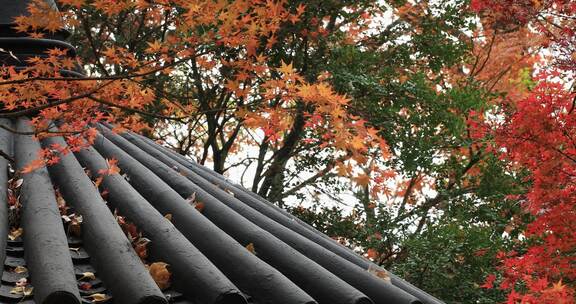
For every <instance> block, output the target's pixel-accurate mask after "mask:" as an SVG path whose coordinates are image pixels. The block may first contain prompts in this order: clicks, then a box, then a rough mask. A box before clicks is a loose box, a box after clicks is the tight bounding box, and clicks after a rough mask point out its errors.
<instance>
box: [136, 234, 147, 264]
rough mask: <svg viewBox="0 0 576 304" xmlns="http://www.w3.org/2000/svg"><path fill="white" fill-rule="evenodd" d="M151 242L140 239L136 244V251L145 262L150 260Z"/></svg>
mask: <svg viewBox="0 0 576 304" xmlns="http://www.w3.org/2000/svg"><path fill="white" fill-rule="evenodd" d="M149 243H150V240H149V239H147V238H140V239H138V240H137V241H136V242H135V244H134V251H136V254H138V256H139V257H140V259H142V260H145V259H146V258H148V244H149Z"/></svg>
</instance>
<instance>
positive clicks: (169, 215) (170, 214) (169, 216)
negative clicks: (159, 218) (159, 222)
mask: <svg viewBox="0 0 576 304" xmlns="http://www.w3.org/2000/svg"><path fill="white" fill-rule="evenodd" d="M164 218H165V219H167V220H169V221H170V222H172V213H168V214H166V215H165V216H164Z"/></svg>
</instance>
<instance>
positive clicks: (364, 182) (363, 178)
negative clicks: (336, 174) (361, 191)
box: [354, 173, 370, 186]
mask: <svg viewBox="0 0 576 304" xmlns="http://www.w3.org/2000/svg"><path fill="white" fill-rule="evenodd" d="M354 181H355V182H356V184H358V185H359V186H368V184H369V183H370V176H368V174H365V173H360V174H358V175H357V176H356V177H354Z"/></svg>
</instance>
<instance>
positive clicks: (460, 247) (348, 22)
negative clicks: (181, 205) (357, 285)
mask: <svg viewBox="0 0 576 304" xmlns="http://www.w3.org/2000/svg"><path fill="white" fill-rule="evenodd" d="M58 4H59V6H60V8H61V12H60V13H58V12H55V11H53V10H50V9H48V8H47V6H46V5H47V4H46V3H45V2H43V1H35V2H34V4H33V5H31V6H30V15H28V16H22V17H19V18H17V20H16V22H17V27H16V28H17V29H18V30H19V31H20V32H21V33H22V35H30V36H32V37H37V38H38V37H53V36H54V35H57V34H58V33H59V31H60V30H61V29H62V28H63V27H65V28H67V29H68V30H70V32H71V34H72V35H71V37H70V41H71V43H72V44H73V45H75V46H77V55H78V56H77V57H72V56H70V51H69V50H67V49H51V50H49V51H48V52H47V53H46V54H45V55H44V56H37V57H31V58H26V59H23V60H24V61H25V62H26V64H27V66H26V67H22V68H18V69H17V68H15V67H14V66H9V65H6V66H2V67H0V73H1V74H2V79H3V80H2V81H0V86H1V87H2V90H0V98H1V99H2V100H3V101H4V102H3V108H2V110H1V111H0V118H15V117H19V116H27V115H32V114H33V115H34V119H33V120H32V123H33V124H34V125H35V128H36V130H37V131H36V135H37V136H38V137H43V136H52V135H65V136H66V139H67V142H68V144H69V147H70V149H72V150H73V151H75V150H77V149H81V148H82V147H84V146H86V145H87V144H90V143H91V141H92V140H93V139H94V137H95V135H96V130H95V129H94V128H93V126H94V124H95V123H98V122H109V123H113V124H114V125H115V126H117V128H116V131H118V130H122V129H123V128H127V129H131V130H135V131H138V132H144V133H146V134H148V135H149V136H151V137H153V138H155V139H159V140H161V141H163V142H164V143H165V144H167V145H169V146H172V147H173V148H174V149H175V150H176V151H178V152H179V153H181V154H184V155H187V156H191V157H193V158H195V159H196V160H197V161H198V162H199V163H201V164H212V165H213V168H214V170H215V171H217V172H219V173H225V172H227V171H230V170H231V169H234V168H236V167H240V168H243V169H244V171H243V172H244V173H246V172H249V174H250V176H252V178H251V180H250V181H249V185H250V186H251V188H252V190H253V191H254V192H257V193H259V194H260V195H261V196H263V197H266V198H268V199H269V200H271V201H275V202H277V203H278V204H279V205H281V206H284V203H285V202H284V201H285V199H286V198H287V197H290V196H295V197H296V198H297V199H300V200H304V199H311V200H312V201H315V202H317V203H319V204H318V205H317V206H314V207H312V208H309V209H307V208H304V207H301V206H296V207H294V206H291V207H290V209H291V211H292V212H293V213H295V214H297V215H299V216H301V217H302V218H304V219H306V220H308V221H309V222H311V223H313V224H314V225H315V226H316V227H318V228H319V229H321V230H323V231H325V232H327V233H328V234H329V235H331V236H334V237H337V238H338V239H339V240H340V241H342V242H343V243H344V244H346V245H350V246H351V247H353V248H356V249H360V250H361V252H362V253H363V254H365V256H367V257H368V258H370V259H372V260H373V261H374V262H376V263H378V264H380V265H384V266H386V267H391V268H393V269H395V270H397V271H400V272H402V273H403V274H404V276H405V277H407V278H414V279H413V280H414V282H415V283H416V284H418V285H419V286H426V288H427V289H428V290H433V291H434V292H435V293H437V294H439V295H442V297H443V298H446V299H450V300H453V301H463V300H465V299H468V298H470V297H478V298H481V299H482V301H485V302H487V303H491V302H494V301H496V299H497V300H500V299H502V294H501V293H499V292H498V291H494V290H485V289H482V288H478V286H475V285H474V284H476V283H478V284H482V283H481V282H479V281H478V280H479V278H484V277H485V276H486V274H487V272H489V271H488V270H487V269H492V268H493V267H494V265H492V264H491V263H492V260H493V257H494V256H495V255H496V254H497V252H498V251H499V250H502V251H503V252H504V251H508V249H509V248H510V247H511V246H515V247H516V248H515V249H516V251H512V252H511V253H510V251H508V252H509V254H508V255H506V254H500V256H502V257H504V260H503V264H502V267H501V269H502V273H501V274H499V277H496V276H488V279H489V280H488V281H487V282H485V284H484V285H483V287H490V286H494V285H496V283H498V284H499V286H500V287H502V288H503V289H507V290H512V291H511V293H510V294H509V295H508V298H509V300H510V301H511V303H514V301H522V300H524V301H533V302H534V301H543V302H545V301H549V302H551V301H554V300H555V299H557V298H559V297H561V298H563V299H566V301H567V302H569V301H570V299H571V298H573V292H574V291H573V289H574V285H573V282H574V275H575V274H574V273H573V263H574V261H573V260H571V257H570V256H571V252H572V251H573V249H574V233H573V231H574V229H571V230H570V226H569V225H570V224H571V223H572V222H573V221H572V222H570V221H567V222H564V221H565V220H568V219H569V218H570V216H572V215H573V214H574V204H573V203H571V201H570V200H571V195H572V192H570V189H571V184H570V183H571V176H572V175H571V174H572V172H571V169H570V168H572V167H573V166H572V162H573V161H572V159H571V158H572V152H573V151H572V150H571V149H573V147H570V146H569V144H567V143H570V142H571V138H570V136H571V135H572V134H571V133H572V131H571V128H572V124H573V121H572V118H571V116H572V115H570V114H572V110H573V108H574V103H573V93H571V92H570V91H569V90H566V89H565V88H563V87H562V86H560V85H558V84H554V83H553V82H550V81H544V79H540V78H536V79H534V78H533V77H532V74H533V71H534V68H535V67H540V68H541V66H542V65H543V63H551V64H552V65H553V67H554V69H555V70H554V73H557V74H553V77H557V78H558V77H559V76H560V75H561V76H565V75H567V74H565V72H570V71H573V70H574V68H575V67H576V63H575V60H576V57H575V56H574V55H573V54H575V53H574V43H573V42H574V38H575V37H574V31H573V30H571V29H572V28H573V20H574V18H572V17H571V16H572V15H573V13H574V9H575V5H574V4H573V3H572V2H571V1H564V0H562V1H561V0H555V1H494V0H473V1H471V3H469V2H468V1H451V2H441V3H433V2H428V1H422V2H418V3H413V2H405V1H389V2H384V1H368V0H364V1H333V2H326V1H288V0H269V1H259V0H236V1H184V0H155V1H145V0H120V1H107V0H96V1H85V0H60V1H58ZM475 13H477V14H478V17H479V18H478V19H475V18H474V14H475ZM543 49H547V50H551V52H552V54H553V56H549V57H550V58H549V57H545V56H544V57H543V56H541V54H542V50H543ZM2 52H6V50H3V51H2ZM2 55H3V57H5V58H11V56H12V55H11V54H10V53H9V52H6V53H3V54H2ZM17 60H18V59H17ZM538 82H541V83H540V84H538ZM498 115H503V116H502V117H505V118H504V120H505V123H503V124H496V126H495V125H494V124H488V125H486V124H485V123H486V122H487V121H490V122H492V123H493V120H494V119H492V120H491V117H495V116H496V117H497V116H498ZM496 120H497V119H496ZM54 122H57V124H58V130H57V131H55V130H54V129H53V127H54ZM0 127H4V128H8V127H7V126H0ZM11 131H15V130H11ZM552 135H553V136H552ZM494 142H495V143H496V146H494V145H493V143H494ZM499 148H505V150H503V151H505V153H499V152H498V151H499V150H498V149H499ZM62 149H64V148H63V147H58V146H53V147H50V149H44V150H43V151H42V153H41V155H40V158H39V159H38V160H37V161H36V162H35V163H32V164H31V165H30V166H29V167H28V168H27V169H26V170H25V171H29V170H33V169H34V168H36V167H39V166H42V165H44V164H53V163H55V162H57V161H58V159H57V157H56V155H58V154H59V152H60V151H61V150H62ZM108 162H109V170H107V171H105V172H104V171H103V172H100V173H101V174H115V173H117V172H118V171H117V167H116V165H115V161H114V160H108ZM525 168H527V169H528V172H529V178H525V176H524V174H525V171H523V169H525ZM559 168H562V170H564V171H566V172H564V173H562V174H552V173H551V172H556V170H559ZM303 172H305V173H306V174H303ZM242 179H244V174H242ZM243 181H244V180H242V182H243ZM526 184H530V185H531V186H530V188H529V192H528V193H527V194H526V195H524V196H519V197H520V199H518V196H516V195H519V194H521V193H522V189H524V187H525V186H526ZM349 189H352V192H353V194H354V196H355V198H356V199H357V201H358V204H357V205H356V206H354V208H353V211H352V213H351V214H349V215H344V214H343V212H342V210H341V209H339V208H332V207H326V206H322V205H321V201H323V200H324V199H325V198H326V197H329V198H332V199H334V200H336V201H339V199H338V198H337V197H336V196H338V195H339V194H342V193H344V192H347V191H348V190H349ZM511 195H512V196H511ZM518 201H520V202H523V206H524V207H525V208H524V209H522V208H520V207H519V206H518V204H517V202H518ZM197 208H202V206H197ZM522 210H527V211H529V212H524V211H522ZM531 216H534V217H535V218H536V220H535V221H533V222H531V223H530V224H529V225H528V226H525V223H526V222H527V219H528V218H530V217H531ZM468 226H469V227H468ZM462 227H468V228H466V229H464V228H462ZM572 228H574V227H572ZM503 235H506V236H503ZM521 238H528V239H529V240H528V241H523V240H521ZM531 242H532V243H531ZM438 244H443V246H438ZM490 247H491V248H490ZM431 248H434V250H433V251H434V252H442V253H441V254H433V255H431V254H430V251H431ZM443 251H446V252H443ZM423 264H425V265H426V267H424V268H422V265H423ZM163 269H164V270H166V267H164V268H163ZM458 269H466V270H465V271H464V270H463V271H459V270H458ZM151 271H152V270H151ZM160 274H161V275H160V276H159V277H161V278H160V280H161V281H162V280H164V278H165V277H164V275H166V273H165V272H164V271H162V272H161V273H160ZM463 281H465V282H466V291H465V292H464V291H463V292H462V293H460V294H459V295H454V294H453V292H452V291H453V288H454V286H462V285H463V284H462V282H463ZM495 282H496V283H495ZM450 284H452V285H450ZM479 301H480V300H479Z"/></svg>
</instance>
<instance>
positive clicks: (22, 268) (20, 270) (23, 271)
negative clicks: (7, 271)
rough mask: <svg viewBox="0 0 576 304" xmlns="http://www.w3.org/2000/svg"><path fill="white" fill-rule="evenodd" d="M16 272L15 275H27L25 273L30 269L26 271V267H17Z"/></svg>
mask: <svg viewBox="0 0 576 304" xmlns="http://www.w3.org/2000/svg"><path fill="white" fill-rule="evenodd" d="M14 272H15V273H25V272H28V269H26V267H24V266H16V267H15V268H14Z"/></svg>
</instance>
